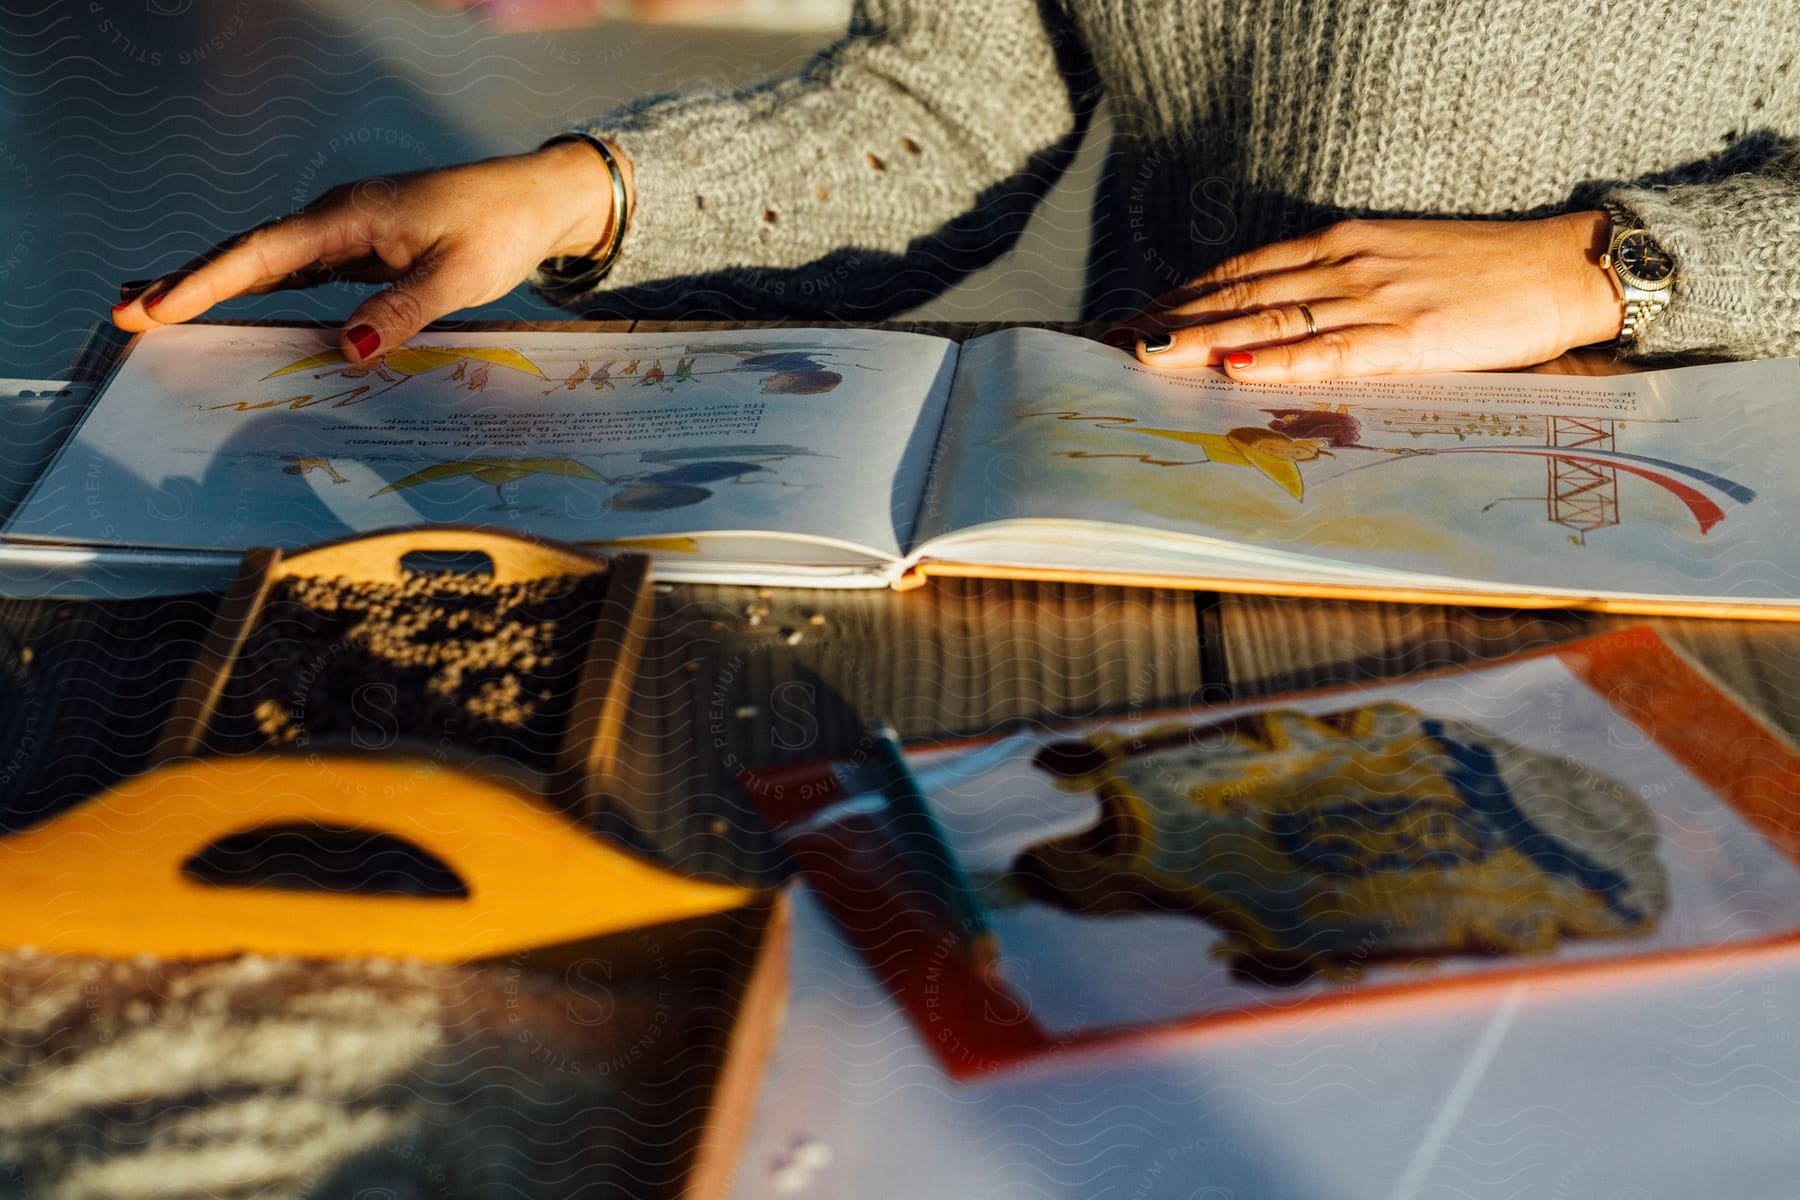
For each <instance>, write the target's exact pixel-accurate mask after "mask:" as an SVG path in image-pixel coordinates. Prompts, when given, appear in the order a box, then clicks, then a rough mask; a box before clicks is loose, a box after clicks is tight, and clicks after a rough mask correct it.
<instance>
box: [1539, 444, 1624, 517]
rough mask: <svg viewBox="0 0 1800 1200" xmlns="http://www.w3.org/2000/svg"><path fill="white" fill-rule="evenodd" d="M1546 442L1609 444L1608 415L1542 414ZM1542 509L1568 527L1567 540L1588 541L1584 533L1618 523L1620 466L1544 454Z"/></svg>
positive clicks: (1605, 446)
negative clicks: (1543, 506)
mask: <svg viewBox="0 0 1800 1200" xmlns="http://www.w3.org/2000/svg"><path fill="white" fill-rule="evenodd" d="M1544 421H1545V424H1546V425H1547V426H1548V428H1547V429H1546V430H1545V434H1546V436H1545V439H1544V440H1545V444H1546V445H1550V446H1557V447H1563V448H1566V449H1570V450H1578V449H1585V450H1612V449H1614V448H1615V447H1614V444H1613V425H1614V422H1613V419H1612V418H1611V417H1559V416H1551V417H1546V418H1544ZM1544 470H1545V472H1546V474H1547V478H1546V480H1545V489H1544V503H1545V508H1546V515H1547V516H1548V517H1549V518H1550V520H1551V522H1552V523H1553V524H1557V525H1561V526H1562V527H1563V528H1565V529H1569V530H1572V531H1573V532H1572V534H1571V535H1570V538H1569V540H1570V541H1572V542H1574V543H1575V544H1576V545H1577V546H1585V545H1586V544H1587V535H1588V534H1589V533H1591V532H1593V531H1594V530H1596V529H1605V528H1608V527H1609V526H1613V525H1617V524H1618V523H1619V472H1618V469H1617V468H1616V467H1611V466H1605V465H1602V464H1600V463H1594V462H1588V461H1585V460H1582V459H1578V458H1565V457H1563V456H1561V455H1557V456H1554V457H1551V458H1549V459H1546V460H1545V466H1544Z"/></svg>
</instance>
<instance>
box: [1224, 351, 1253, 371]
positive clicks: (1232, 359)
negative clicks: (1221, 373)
mask: <svg viewBox="0 0 1800 1200" xmlns="http://www.w3.org/2000/svg"><path fill="white" fill-rule="evenodd" d="M1255 361H1256V355H1254V354H1245V353H1244V352H1243V351H1242V350H1240V351H1238V352H1237V353H1236V354H1227V355H1226V356H1225V365H1226V366H1228V367H1232V368H1234V369H1236V370H1239V371H1241V370H1243V369H1244V368H1245V367H1247V366H1249V365H1250V364H1251V363H1253V362H1255Z"/></svg>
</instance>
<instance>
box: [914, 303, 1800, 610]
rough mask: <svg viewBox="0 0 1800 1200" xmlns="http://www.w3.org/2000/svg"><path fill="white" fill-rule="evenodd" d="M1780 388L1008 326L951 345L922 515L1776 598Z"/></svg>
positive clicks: (1459, 572) (1798, 488)
mask: <svg viewBox="0 0 1800 1200" xmlns="http://www.w3.org/2000/svg"><path fill="white" fill-rule="evenodd" d="M1797 404H1800V368H1797V366H1796V364H1795V363H1794V362H1793V361H1792V360H1789V359H1779V360H1773V361H1768V362H1749V363H1727V364H1719V365H1714V366H1704V367H1689V368H1682V369H1677V370H1669V371H1656V372H1645V373H1641V374H1635V375H1621V376H1612V377H1607V378H1572V377H1564V376H1545V375H1521V374H1497V373H1496V374H1464V375H1439V376H1417V377H1412V378H1386V379H1374V380H1361V381H1351V382H1345V383H1336V384H1317V385H1304V386H1277V385H1245V384H1236V383H1233V382H1232V381H1230V380H1229V379H1227V378H1226V377H1225V376H1223V375H1222V374H1219V373H1217V372H1213V371H1184V372H1160V371H1152V370H1149V369H1147V368H1145V367H1143V366H1142V365H1140V364H1139V363H1137V362H1136V360H1135V359H1133V358H1132V357H1131V356H1130V355H1128V354H1126V353H1124V352H1122V351H1117V350H1113V349H1111V348H1109V347H1106V346H1103V345H1100V344H1098V343H1094V342H1090V341H1086V340H1082V339H1076V338H1071V337H1066V336H1063V335H1058V334H1052V333H1048V332H1045V331H1041V330H1009V331H1006V332H1003V333H998V334H992V335H989V336H987V337H984V338H981V339H978V340H976V341H974V342H971V343H970V344H969V345H968V346H966V347H965V348H964V350H963V357H962V365H961V367H960V368H959V374H958V379H957V386H956V393H955V396H954V398H953V400H952V403H951V414H950V417H949V419H948V422H947V424H946V428H945V432H944V439H943V446H942V447H941V449H940V455H939V465H938V468H937V474H938V479H937V481H936V482H935V483H934V486H933V489H932V492H931V494H930V495H929V496H928V498H927V502H926V505H925V511H926V514H927V519H926V521H925V523H924V525H923V527H922V530H921V533H922V538H932V537H937V538H943V537H945V536H946V535H953V534H957V533H958V531H969V530H972V529H979V527H981V526H983V525H984V524H987V523H994V522H1004V521H1017V520H1046V519H1050V520H1062V521H1086V522H1109V523H1114V524H1117V525H1122V526H1133V527H1137V528H1140V529H1143V530H1146V531H1161V532H1163V533H1175V534H1186V535H1192V536H1195V537H1202V538H1211V539H1220V540H1224V541H1229V542H1232V543H1237V544H1239V545H1242V546H1246V547H1254V548H1256V553H1257V554H1258V555H1260V556H1264V557H1267V556H1270V555H1279V556H1284V557H1291V556H1299V555H1304V556H1307V557H1308V558H1311V559H1315V560H1318V561H1321V562H1323V563H1325V564H1329V565H1336V566H1341V565H1344V564H1349V565H1352V566H1355V567H1357V568H1364V569H1368V570H1372V571H1380V572H1390V573H1391V572H1404V573H1406V574H1408V575H1410V576H1414V577H1426V578H1435V579H1450V580H1473V581H1481V582H1493V583H1500V584H1507V585H1518V586H1523V587H1533V586H1536V587H1552V586H1555V587H1564V588H1571V589H1591V590H1596V591H1611V592H1632V593H1638V592H1642V593H1649V594H1658V595H1669V596H1693V595H1706V596H1719V597H1746V598H1748V597H1793V596H1796V595H1800V578H1796V577H1795V572H1794V570H1793V564H1794V563H1796V562H1800V530H1797V528H1796V526H1795V524H1794V523H1793V522H1792V521H1790V520H1789V519H1788V518H1787V514H1789V513H1791V512H1793V511H1795V510H1796V505H1797V504H1800V482H1797V481H1796V473H1795V472H1794V470H1793V468H1792V463H1791V461H1790V460H1791V458H1792V455H1793V451H1792V448H1791V441H1790V439H1789V438H1788V437H1787V436H1786V430H1787V429H1788V428H1789V427H1790V426H1791V424H1792V421H1793V415H1792V414H1793V412H1794V410H1795V406H1796V405H1797ZM969 536H972V535H969V534H967V533H966V532H965V533H964V534H962V535H961V536H959V537H958V538H957V540H958V541H961V540H964V539H965V538H967V537H969ZM1146 536H1148V535H1146ZM1127 538H1128V535H1127ZM1118 545H1119V546H1120V547H1122V549H1121V551H1120V552H1121V553H1125V552H1126V551H1128V550H1129V542H1128V540H1119V541H1118ZM930 549H931V548H930V547H927V548H926V552H927V553H929V552H930ZM975 553H976V552H975V551H974V550H972V549H971V550H967V551H966V553H965V557H974V555H975ZM945 556H946V557H950V555H949V553H948V552H946V555H945ZM1064 557H1065V559H1078V558H1079V556H1078V555H1076V554H1072V553H1065V555H1064ZM1064 565H1066V566H1068V567H1069V568H1071V569H1079V568H1080V567H1081V566H1082V563H1081V562H1080V561H1066V562H1065V563H1064Z"/></svg>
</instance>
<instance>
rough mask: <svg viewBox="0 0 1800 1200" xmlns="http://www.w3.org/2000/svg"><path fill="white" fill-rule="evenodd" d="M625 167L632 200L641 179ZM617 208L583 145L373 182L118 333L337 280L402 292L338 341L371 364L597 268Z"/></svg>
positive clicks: (260, 232)
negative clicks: (557, 263)
mask: <svg viewBox="0 0 1800 1200" xmlns="http://www.w3.org/2000/svg"><path fill="white" fill-rule="evenodd" d="M618 158H619V163H620V166H621V168H623V169H624V171H625V178H626V183H627V186H629V184H630V182H631V175H630V165H629V163H627V162H626V160H625V159H624V156H623V155H618ZM612 207H613V205H612V184H611V179H610V175H609V173H608V171H607V169H606V164H605V163H603V162H602V161H601V159H600V156H599V155H598V154H596V153H595V152H594V149H593V147H591V146H587V145H584V144H583V143H580V142H558V143H556V144H554V145H550V146H546V147H544V148H542V149H540V150H535V151H533V152H531V153H529V154H519V155H514V156H511V157H507V158H490V159H485V160H483V161H481V162H475V163H468V164H466V165H463V166H458V167H448V168H445V169H443V170H436V171H424V172H420V173H417V174H412V175H400V176H394V177H391V178H390V177H380V178H374V179H364V180H360V181H358V182H356V183H349V184H345V185H343V186H342V187H337V188H333V189H332V190H331V191H329V192H327V193H326V194H325V195H323V196H321V197H319V199H317V200H315V201H313V202H312V203H311V204H309V205H307V206H306V207H305V208H304V209H302V210H301V211H299V212H297V213H295V214H294V215H292V216H289V217H283V218H282V219H281V220H279V221H275V222H273V223H272V224H269V225H264V226H262V227H260V228H257V229H253V230H251V231H250V232H249V233H246V234H244V235H242V236H241V237H238V238H235V239H233V240H232V241H230V242H227V243H225V244H224V245H223V246H220V247H218V248H216V249H214V250H213V251H211V252H209V253H208V254H206V255H204V256H202V257H201V258H199V259H197V260H195V261H194V262H193V263H190V264H189V265H188V266H186V267H184V268H182V269H181V270H179V271H176V272H174V273H172V274H170V275H165V276H163V277H162V278H160V279H157V280H154V281H153V282H152V283H151V284H150V285H149V286H148V287H146V288H144V289H143V290H142V291H141V292H139V293H138V294H137V295H135V296H133V297H131V298H129V299H127V300H126V301H125V302H123V303H121V304H119V305H118V306H117V307H115V308H114V309H113V311H112V319H113V322H114V324H116V325H118V326H119V328H121V329H126V330H130V331H132V332H139V331H141V330H146V329H155V328H156V327H158V326H160V325H174V324H179V323H180V322H182V321H189V320H192V319H193V318H195V317H197V316H199V315H200V314H202V313H204V312H205V311H206V310H207V309H209V308H211V307H212V306H213V305H215V304H218V303H219V302H220V301H223V300H229V299H231V298H232V297H233V296H241V295H245V294H248V293H253V292H267V291H273V290H275V289H277V288H284V287H304V286H308V285H311V284H315V283H322V282H325V281H327V280H332V279H350V280H355V281H359V282H369V283H390V284H391V286H389V287H386V288H383V289H382V290H381V291H379V292H377V293H375V294H374V295H372V296H370V297H368V298H367V299H366V300H364V301H363V302H362V303H361V304H360V305H358V306H357V309H356V311H355V312H353V313H352V314H351V315H350V319H349V320H347V321H346V322H344V328H343V329H342V331H341V332H340V334H339V345H340V346H341V347H342V349H343V351H344V353H345V355H346V356H348V357H349V359H350V360H351V361H352V362H358V363H360V362H362V361H363V360H365V359H367V358H370V357H372V356H374V355H376V354H380V353H381V352H382V351H384V350H391V349H393V348H394V347H395V346H398V345H400V344H401V343H402V342H404V341H405V340H406V339H407V338H409V337H411V336H412V335H413V334H415V333H417V332H418V331H419V330H420V329H422V328H424V327H425V325H426V324H428V323H429V322H431V321H434V320H436V319H437V318H439V317H442V316H444V315H445V314H447V313H451V312H455V311H456V310H457V309H461V308H468V307H470V306H471V305H475V304H485V303H486V302H488V301H489V300H496V299H498V298H499V297H501V296H504V295H505V294H506V293H507V292H510V291H511V290H512V289H513V288H515V287H517V286H518V285H519V283H520V282H521V281H523V280H524V279H525V278H526V276H528V275H530V274H531V272H532V271H534V270H536V268H537V266H538V264H539V263H540V262H542V261H543V260H544V259H546V258H551V257H554V256H557V255H591V254H594V253H595V252H596V250H597V248H599V247H602V246H604V245H605V244H606V242H607V240H608V239H609V237H610V236H611V231H612V221H613V217H614V214H613V211H612Z"/></svg>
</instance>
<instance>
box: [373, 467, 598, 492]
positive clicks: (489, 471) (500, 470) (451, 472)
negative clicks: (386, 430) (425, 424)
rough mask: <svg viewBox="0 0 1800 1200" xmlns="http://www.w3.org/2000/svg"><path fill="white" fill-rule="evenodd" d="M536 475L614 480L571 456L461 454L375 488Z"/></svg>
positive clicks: (498, 482) (500, 483)
mask: <svg viewBox="0 0 1800 1200" xmlns="http://www.w3.org/2000/svg"><path fill="white" fill-rule="evenodd" d="M533 475H563V476H566V477H569V478H572V479H597V480H599V481H600V482H601V483H608V482H611V481H610V480H608V479H607V478H606V476H604V475H602V474H600V472H598V471H596V470H594V468H592V467H590V466H588V465H587V464H585V463H580V462H576V461H575V460H574V459H572V458H462V459H457V460H455V461H454V462H440V463H433V464H432V465H431V466H429V467H424V468H421V469H420V470H417V471H414V472H413V473H412V474H411V475H408V476H406V477H405V478H404V479H397V480H395V481H394V482H393V483H390V484H388V485H387V486H386V487H384V488H382V489H381V491H379V492H376V493H375V495H377V496H380V495H383V494H385V493H387V492H398V491H400V490H402V489H404V488H409V487H417V486H418V485H419V484H421V483H435V482H437V481H439V480H443V479H458V478H462V477H464V476H467V477H469V478H471V479H474V480H475V481H476V482H478V483H485V484H487V485H489V486H490V487H496V488H499V487H505V486H506V485H507V484H509V483H516V482H518V481H519V480H521V479H528V478H530V477H531V476H533Z"/></svg>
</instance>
